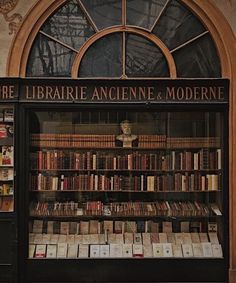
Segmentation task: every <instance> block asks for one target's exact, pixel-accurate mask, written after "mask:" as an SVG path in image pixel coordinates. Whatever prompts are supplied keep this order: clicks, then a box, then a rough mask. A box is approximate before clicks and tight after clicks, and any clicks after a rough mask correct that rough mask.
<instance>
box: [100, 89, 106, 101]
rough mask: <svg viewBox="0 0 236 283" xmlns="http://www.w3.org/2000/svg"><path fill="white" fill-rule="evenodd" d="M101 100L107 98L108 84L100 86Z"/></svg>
mask: <svg viewBox="0 0 236 283" xmlns="http://www.w3.org/2000/svg"><path fill="white" fill-rule="evenodd" d="M100 93H101V100H107V86H105V87H100Z"/></svg>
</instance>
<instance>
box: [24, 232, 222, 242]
mask: <svg viewBox="0 0 236 283" xmlns="http://www.w3.org/2000/svg"><path fill="white" fill-rule="evenodd" d="M209 242H210V243H212V244H219V239H218V236H217V233H213V232H211V233H129V232H126V233H123V234H121V233H118V234H115V233H105V234H83V235H82V234H76V235H73V234H69V235H64V234H34V233H29V243H30V244H58V243H67V244H97V245H99V244H100V245H101V244H141V245H150V244H154V243H161V244H165V243H171V244H196V243H209Z"/></svg>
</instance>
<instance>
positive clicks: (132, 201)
mask: <svg viewBox="0 0 236 283" xmlns="http://www.w3.org/2000/svg"><path fill="white" fill-rule="evenodd" d="M28 120H29V135H28V140H29V147H28V154H29V164H28V173H27V174H28V176H27V183H28V204H29V206H28V215H29V217H28V219H29V223H28V224H29V225H28V227H29V229H28V244H29V245H28V247H29V248H28V258H29V260H33V259H34V260H35V259H40V260H44V259H50V260H53V259H64V260H68V259H81V260H83V259H87V260H92V259H98V258H100V259H111V260H115V259H118V258H119V259H126V260H127V259H129V260H134V259H140V260H142V261H145V260H147V259H154V260H155V259H159V260H160V259H175V260H180V261H181V260H183V259H184V260H193V259H198V260H203V261H204V260H206V259H222V260H223V258H224V257H227V255H226V251H227V247H226V245H227V243H226V240H225V239H226V223H225V213H226V201H225V196H226V195H227V185H226V182H225V169H226V166H227V165H226V162H225V158H226V151H225V143H226V139H225V132H224V129H225V127H224V125H225V121H224V113H223V112H220V111H219V112H217V111H205V110H202V111H181V112H180V111H163V110H162V111H160V110H158V111H157V110H156V109H148V110H145V111H143V110H135V111H134V110H132V111H131V110H127V109H118V110H117V109H111V110H104V109H95V108H94V109H86V110H83V109H80V110H78V109H69V110H65V109H64V110H59V109H50V111H47V110H42V109H35V110H34V109H33V110H29V119H28ZM11 123H12V122H11ZM2 148H3V147H2ZM159 262H160V261H159ZM147 281H148V280H147Z"/></svg>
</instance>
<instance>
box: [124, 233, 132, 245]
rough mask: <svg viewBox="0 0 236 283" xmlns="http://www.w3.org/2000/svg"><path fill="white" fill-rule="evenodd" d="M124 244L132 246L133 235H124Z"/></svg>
mask: <svg viewBox="0 0 236 283" xmlns="http://www.w3.org/2000/svg"><path fill="white" fill-rule="evenodd" d="M124 242H125V244H133V242H134V237H133V233H128V232H126V233H124Z"/></svg>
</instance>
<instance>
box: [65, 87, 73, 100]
mask: <svg viewBox="0 0 236 283" xmlns="http://www.w3.org/2000/svg"><path fill="white" fill-rule="evenodd" d="M73 92H74V89H73V87H72V86H68V87H67V88H66V99H67V100H70V98H71V99H72V100H74V96H73Z"/></svg>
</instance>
